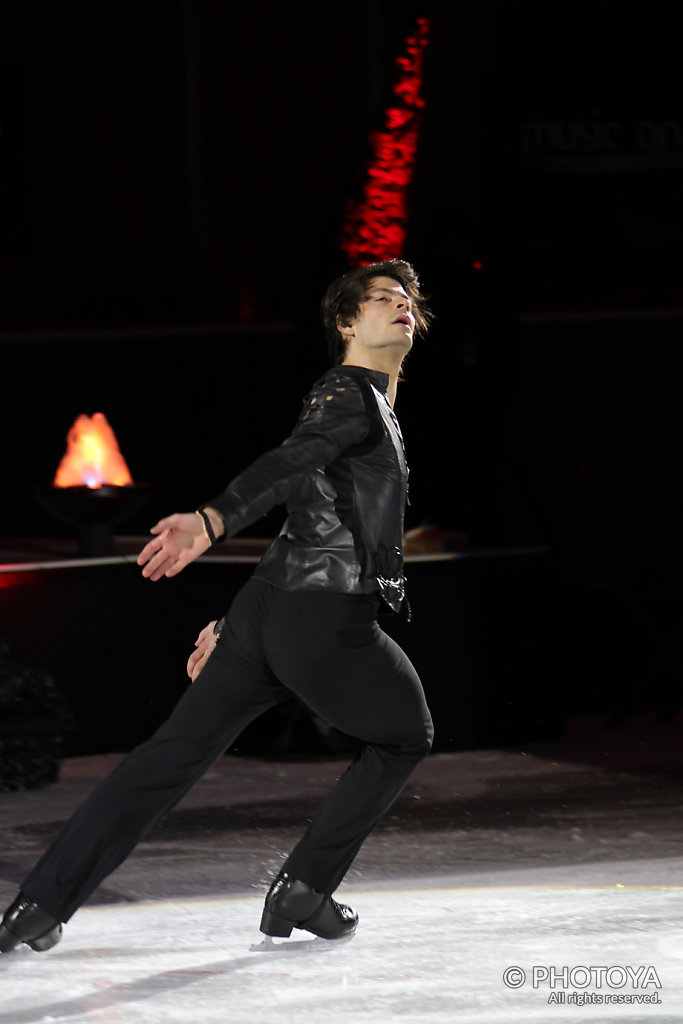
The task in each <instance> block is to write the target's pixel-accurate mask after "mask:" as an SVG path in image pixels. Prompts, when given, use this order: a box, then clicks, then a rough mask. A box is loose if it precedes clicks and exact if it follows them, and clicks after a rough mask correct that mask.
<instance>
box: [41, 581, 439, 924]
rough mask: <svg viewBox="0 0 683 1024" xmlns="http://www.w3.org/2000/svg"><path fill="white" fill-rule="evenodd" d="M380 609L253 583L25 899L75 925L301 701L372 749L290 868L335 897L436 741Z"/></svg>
mask: <svg viewBox="0 0 683 1024" xmlns="http://www.w3.org/2000/svg"><path fill="white" fill-rule="evenodd" d="M378 602H379V598H378V597H377V596H376V595H356V594H338V593H331V592H327V591H301V590H299V591H297V590H293V591H292V590H290V591H286V590H279V589H277V588H275V587H273V586H271V585H270V584H268V583H265V582H263V581H260V580H254V579H252V580H250V581H249V582H248V583H247V584H246V585H245V586H244V587H243V588H242V590H241V591H240V592H239V593H238V595H237V597H236V598H235V600H234V602H233V604H232V606H231V609H230V611H229V613H228V615H227V616H226V620H225V627H224V629H223V633H222V636H221V638H220V640H219V641H218V644H217V645H216V649H215V650H214V652H213V654H212V655H211V657H210V658H209V660H208V661H207V663H206V665H205V666H204V669H203V671H202V672H201V673H200V675H199V677H198V678H197V679H196V681H195V682H194V683H193V684H192V685H191V686H189V687H188V689H187V691H186V692H185V694H184V695H183V697H182V698H181V699H180V701H179V702H178V704H177V705H176V707H175V708H174V710H173V712H172V713H171V715H170V716H169V718H168V719H167V721H166V722H165V723H164V724H163V725H162V726H161V727H160V728H159V730H158V731H157V732H156V733H155V734H154V736H152V738H151V739H150V740H148V741H147V742H146V743H143V744H141V745H140V746H139V747H136V748H135V750H133V751H131V753H130V754H128V755H127V757H126V758H125V759H124V760H123V761H122V762H121V763H120V764H119V765H118V767H117V768H116V769H115V770H114V771H113V772H112V773H111V775H109V776H108V778H106V779H104V780H103V781H102V782H101V783H99V784H98V786H97V787H96V788H95V789H94V790H93V792H92V793H91V795H90V796H89V797H88V798H87V799H86V800H85V802H84V803H83V804H82V805H81V807H80V808H79V809H78V810H77V811H76V812H75V814H74V815H73V817H72V818H71V819H70V820H69V821H68V822H67V823H66V825H65V826H64V828H63V829H62V830H61V832H60V833H59V835H58V836H57V837H56V839H55V840H54V842H53V843H52V844H51V846H50V847H49V848H48V850H47V851H46V853H45V854H44V855H43V857H42V858H41V860H40V861H39V862H38V864H37V865H36V867H35V868H34V869H33V871H32V872H31V873H30V874H29V875H28V877H27V878H26V880H25V882H24V884H23V885H22V891H23V892H24V894H25V895H26V896H28V898H29V899H31V900H34V901H35V902H36V903H38V904H39V905H40V906H41V907H42V908H43V909H44V910H46V911H47V912H48V913H50V914H52V915H53V916H54V917H56V918H58V919H59V920H61V921H67V920H68V919H69V918H70V917H71V915H72V914H73V913H74V912H75V911H76V910H77V909H78V907H79V906H81V904H82V903H83V902H84V901H85V900H86V899H87V898H88V896H89V895H90V893H92V891H93V890H94V889H95V888H96V887H97V886H98V885H99V883H100V882H101V881H102V880H103V879H104V878H105V877H106V876H107V875H108V874H109V873H110V872H111V871H113V870H114V868H116V867H117V866H118V865H119V864H120V863H121V861H123V860H124V859H125V857H126V856H127V855H128V853H130V851H131V850H132V849H133V847H134V846H135V845H136V843H137V842H139V840H140V839H141V838H142V837H143V836H144V835H145V833H146V832H147V831H148V830H149V829H150V828H151V826H152V825H153V824H154V823H155V822H156V821H157V820H158V818H159V817H160V816H161V815H162V814H164V813H165V812H166V811H168V810H169V809H170V808H171V807H173V806H174V805H175V804H176V803H177V802H178V801H179V800H180V799H181V798H182V797H183V796H184V795H185V793H187V792H188V790H189V789H190V788H191V787H192V786H193V785H194V783H195V782H197V781H198V780H199V779H200V778H201V776H202V775H203V774H204V773H205V772H206V771H207V770H208V769H209V768H210V767H211V765H212V764H213V763H214V762H215V761H216V760H217V758H219V757H220V756H221V754H223V753H224V751H225V750H226V749H227V747H229V746H230V745H231V744H232V743H233V742H234V740H235V739H236V737H237V736H238V735H239V733H240V732H241V731H242V730H243V729H244V728H245V727H246V726H247V725H248V724H249V722H251V721H252V720H253V719H254V718H255V717H256V716H257V715H259V714H261V713H262V712H263V711H265V710H266V708H269V707H272V706H273V705H275V704H277V703H279V702H280V701H282V700H284V699H285V698H286V697H287V696H288V695H289V694H290V693H293V694H296V696H297V697H299V698H301V700H303V701H304V702H305V703H306V704H307V705H308V707H309V708H311V709H312V710H313V711H314V712H315V713H316V714H317V715H318V716H319V717H320V718H322V719H324V720H325V721H326V722H328V723H329V724H330V725H332V726H334V727H336V728H337V729H340V730H341V731H342V732H345V733H346V734H348V735H351V736H354V737H357V738H358V739H359V740H361V741H362V744H361V748H360V753H359V755H358V756H357V757H356V758H355V759H354V760H353V761H352V763H351V764H350V765H349V767H348V769H347V770H346V772H345V773H344V774H343V775H342V776H341V778H340V779H339V780H338V782H337V783H336V784H335V786H334V787H333V788H332V790H331V791H330V793H329V794H328V795H327V797H326V798H325V799H324V800H323V801H322V803H321V804H320V806H319V808H318V810H317V813H316V814H315V816H314V817H313V819H312V820H311V823H310V825H309V827H308V829H307V830H306V832H305V834H304V835H303V837H302V839H301V840H300V841H299V843H298V844H297V845H296V847H295V848H294V850H293V851H292V853H291V854H290V856H289V857H288V858H287V860H286V861H285V863H284V865H283V870H286V871H288V872H289V873H290V874H291V875H293V876H294V877H295V878H298V879H300V880H301V881H303V882H306V883H307V884H308V885H312V886H314V887H315V888H316V889H318V890H320V891H321V892H324V893H332V892H333V891H334V890H335V889H336V887H337V886H338V885H339V883H340V882H341V880H342V878H343V877H344V874H345V873H346V871H347V870H348V868H349V866H350V864H351V862H352V861H353V858H354V857H355V855H356V853H357V852H358V850H359V848H360V846H361V844H362V842H363V840H364V839H365V837H366V836H367V835H368V833H369V832H370V830H371V829H372V828H373V826H374V825H375V824H376V823H377V822H378V821H379V820H380V818H381V817H382V815H383V814H384V813H385V812H386V811H387V810H388V808H389V807H390V806H391V804H392V803H393V802H394V800H395V799H396V797H397V796H398V794H399V793H400V791H401V789H402V787H403V785H404V784H405V782H406V780H407V779H408V777H409V776H410V774H411V772H412V771H413V770H414V768H415V767H416V765H417V764H418V763H419V761H420V760H421V759H422V758H423V757H425V755H426V754H427V753H428V752H429V749H430V746H431V740H432V724H431V718H430V715H429V711H428V709H427V705H426V703H425V699H424V694H423V691H422V686H421V684H420V680H419V678H418V676H417V673H416V672H415V669H414V668H413V666H412V665H411V663H410V661H409V660H408V658H407V657H406V655H405V654H404V653H403V651H402V650H401V648H400V647H399V646H398V645H397V644H396V643H395V642H394V641H393V640H392V639H391V638H390V637H389V636H387V635H386V633H384V632H383V631H382V630H381V629H380V627H379V625H378V624H377V621H376V613H377V606H378ZM152 670H153V669H152Z"/></svg>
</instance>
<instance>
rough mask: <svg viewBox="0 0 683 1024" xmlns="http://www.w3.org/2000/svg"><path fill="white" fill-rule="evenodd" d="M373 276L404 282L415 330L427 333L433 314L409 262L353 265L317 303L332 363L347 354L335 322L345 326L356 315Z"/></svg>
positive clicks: (393, 261) (397, 261)
mask: <svg viewBox="0 0 683 1024" xmlns="http://www.w3.org/2000/svg"><path fill="white" fill-rule="evenodd" d="M376 277H393V278H394V280H395V281H398V282H399V283H400V284H402V285H403V287H404V288H405V290H406V294H407V295H408V298H409V299H410V304H411V308H412V311H413V316H414V317H415V333H416V334H418V335H424V334H426V333H427V328H428V327H429V324H430V322H431V319H432V314H431V311H430V309H429V307H428V305H427V302H426V299H425V297H424V295H423V294H422V292H421V290H420V282H419V280H418V277H417V274H416V273H415V271H414V270H413V268H412V266H411V265H410V263H406V261H405V260H383V261H382V262H381V263H368V264H366V265H365V266H362V267H354V269H353V270H349V271H348V273H346V274H343V275H342V277H338V278H337V279H336V280H335V281H333V282H332V284H331V285H330V287H329V288H328V289H327V291H326V292H325V296H324V298H323V301H322V303H321V306H320V313H321V316H322V321H323V327H324V328H325V336H326V338H327V351H328V352H329V356H330V360H331V362H332V365H333V366H337V365H338V364H339V363H341V362H343V360H344V356H345V355H346V339H345V338H344V336H343V335H342V333H341V332H340V330H339V328H338V326H337V320H339V322H340V323H341V324H343V325H344V326H346V325H347V324H349V323H350V322H351V321H352V320H353V318H354V317H356V316H358V314H359V312H360V307H361V303H362V302H365V301H366V299H367V298H368V294H369V292H370V283H371V282H372V281H374V279H375V278H376Z"/></svg>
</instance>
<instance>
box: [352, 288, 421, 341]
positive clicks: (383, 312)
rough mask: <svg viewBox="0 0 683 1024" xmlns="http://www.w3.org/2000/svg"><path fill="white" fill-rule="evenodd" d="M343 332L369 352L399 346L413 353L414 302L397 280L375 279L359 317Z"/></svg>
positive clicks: (362, 304)
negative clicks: (411, 301)
mask: <svg viewBox="0 0 683 1024" xmlns="http://www.w3.org/2000/svg"><path fill="white" fill-rule="evenodd" d="M340 330H341V332H342V334H343V335H344V337H345V338H347V340H351V338H353V339H354V340H355V342H356V343H357V344H358V345H361V346H362V347H363V348H368V349H378V348H386V347H387V346H396V347H398V348H400V349H402V350H403V351H404V353H405V352H409V351H410V349H411V347H412V344H413V332H414V330H415V317H414V316H413V314H412V310H411V308H410V299H409V298H408V295H407V294H406V291H405V289H404V288H403V285H402V284H401V283H400V281H397V280H395V278H393V277H375V278H373V279H372V281H370V283H369V288H368V292H367V298H366V299H365V301H364V302H362V303H361V306H360V310H359V312H358V316H357V317H356V318H355V319H354V320H352V321H351V324H350V325H349V326H348V327H344V326H341V327H340Z"/></svg>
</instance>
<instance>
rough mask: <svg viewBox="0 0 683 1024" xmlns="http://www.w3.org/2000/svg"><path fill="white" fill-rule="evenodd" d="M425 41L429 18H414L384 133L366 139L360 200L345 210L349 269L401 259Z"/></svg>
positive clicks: (420, 106)
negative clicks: (368, 149)
mask: <svg viewBox="0 0 683 1024" xmlns="http://www.w3.org/2000/svg"><path fill="white" fill-rule="evenodd" d="M428 42H429V19H428V18H418V19H417V28H416V30H415V32H414V33H413V34H412V35H410V36H408V38H407V39H406V49H405V55H404V56H402V57H397V59H396V67H397V69H398V75H397V80H396V82H395V83H394V88H393V90H392V91H393V96H394V102H393V104H392V106H390V107H389V108H388V109H387V110H386V111H385V112H384V128H383V130H382V131H379V132H375V133H373V135H372V136H371V148H372V157H371V160H370V165H369V167H368V172H367V180H366V183H365V188H364V190H363V198H362V199H361V200H360V201H357V200H353V201H350V202H349V204H348V207H347V215H346V221H345V224H344V228H343V232H342V239H341V247H342V249H343V250H344V252H345V253H346V256H347V259H348V262H349V265H350V266H359V265H361V264H364V263H375V262H377V261H379V260H386V259H392V258H394V257H398V256H400V255H401V252H402V249H403V242H404V240H405V235H406V226H407V223H408V201H407V200H408V187H409V185H410V182H411V180H412V177H413V168H414V165H415V154H416V153H417V143H418V135H419V130H420V120H421V116H422V109H423V107H424V103H425V101H424V99H423V98H422V96H421V94H420V93H421V88H422V63H423V59H424V52H425V49H426V48H427V44H428Z"/></svg>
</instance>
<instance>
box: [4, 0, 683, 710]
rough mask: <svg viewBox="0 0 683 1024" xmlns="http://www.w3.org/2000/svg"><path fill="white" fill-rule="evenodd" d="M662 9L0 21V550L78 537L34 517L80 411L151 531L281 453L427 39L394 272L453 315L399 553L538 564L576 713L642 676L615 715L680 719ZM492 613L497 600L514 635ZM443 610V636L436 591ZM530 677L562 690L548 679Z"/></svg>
mask: <svg viewBox="0 0 683 1024" xmlns="http://www.w3.org/2000/svg"><path fill="white" fill-rule="evenodd" d="M669 10H670V7H669V5H667V4H663V3H656V2H655V3H648V4H638V5H628V6H627V7H625V5H618V4H614V3H599V2H593V3H591V4H587V3H581V2H580V3H575V4H572V5H565V6H564V7H558V5H548V4H535V3H520V4H517V3H514V4H513V3H504V2H495V0H489V2H484V3H477V4H456V3H451V2H447V0H442V2H438V0H434V2H431V3H416V2H413V0H401V2H387V0H362V2H361V0H347V2H345V3H344V4H343V5H342V4H338V5H333V4H320V3H304V4H298V5H294V4H284V3H279V2H266V0H254V2H250V3H249V4H243V3H231V2H227V0H223V2H221V0H184V2H182V0H164V2H153V0H134V2H133V0H119V2H118V3H116V4H109V3H104V2H93V0H90V2H88V3H86V2H82V3H81V2H72V0H65V2H62V3H59V4H55V3H52V2H47V0H45V2H35V0H26V2H22V3H18V2H17V3H6V4H4V5H3V8H2V22H1V24H0V174H1V176H2V178H1V186H2V189H1V192H0V232H1V233H0V295H1V303H2V304H1V309H2V313H1V317H2V324H1V330H2V333H1V334H0V387H1V391H0V394H1V396H2V399H1V403H0V429H1V439H2V440H1V444H0V488H1V493H2V501H1V504H0V534H1V535H3V536H4V537H20V538H21V537H24V538H30V537H35V536H40V537H52V536H63V535H66V534H68V533H69V527H66V526H64V525H62V524H60V523H59V522H58V521H56V520H54V519H52V518H51V517H50V516H49V515H48V514H47V513H46V512H45V511H44V510H43V509H42V508H41V506H40V505H39V503H38V502H37V500H36V498H35V496H34V492H33V487H34V484H36V483H38V482H47V481H49V480H50V479H51V477H52V475H53V474H54V471H55V469H56V466H57V463H58V462H59V459H60V457H61V454H62V452H63V448H64V438H65V435H66V432H67V430H68V428H69V426H70V425H71V423H72V422H73V420H74V418H75V417H76V416H77V415H78V414H79V413H81V412H86V413H89V414H90V413H92V412H94V411H96V410H101V411H103V412H104V413H105V414H106V415H107V417H108V418H109V420H110V422H111V424H112V426H113V427H114V430H115V432H116V434H117V436H118V439H119V442H120V445H121V449H122V451H123V453H124V455H125V457H126V459H127V461H128V463H129V466H130V468H131V471H132V473H133V476H134V478H135V480H136V481H142V482H146V483H149V484H150V485H151V497H150V500H149V503H148V505H147V506H146V508H145V510H144V512H142V513H139V514H138V515H137V516H134V517H133V518H132V519H130V520H129V521H128V522H127V523H126V524H125V525H124V529H125V530H126V531H129V532H130V533H132V534H135V533H142V532H144V531H145V530H146V529H147V528H148V526H149V524H150V523H151V522H152V521H154V519H155V518H157V517H158V516H159V515H162V514H167V513H168V512H170V511H172V510H174V509H176V508H186V507H195V506H196V505H197V504H198V503H199V502H201V501H205V500H207V499H208V498H210V497H211V496H212V495H213V494H215V493H216V492H217V491H218V490H220V489H221V488H222V486H223V485H224V484H225V483H226V482H227V480H229V479H230V477H231V476H232V474H233V473H235V472H236V471H237V470H239V469H240V468H241V467H242V466H244V465H245V464H246V463H248V462H249V461H250V459H251V458H253V457H254V456H255V455H257V454H258V453H259V452H260V451H262V450H263V448H264V447H267V446H269V445H273V444H276V443H278V442H279V441H280V440H281V439H282V438H283V437H284V436H285V435H286V434H287V433H288V431H289V429H290V428H291V426H292V424H293V422H294V420H295V418H296V416H297V414H298V410H299V406H300V401H301V397H302V396H303V394H304V393H305V391H306V389H307V387H308V386H309V384H310V382H311V380H312V379H313V378H314V377H315V376H316V375H317V374H318V373H319V372H320V371H321V370H322V369H324V367H325V365H326V358H325V352H324V346H323V343H322V338H321V334H320V331H319V328H318V325H317V320H316V316H317V305H318V302H319V298H320V295H321V293H322V291H323V290H324V287H325V286H326V284H327V283H328V281H329V279H330V278H331V277H333V276H334V275H335V274H336V273H338V272H341V271H343V270H344V269H346V267H345V264H344V261H343V258H342V254H341V252H340V249H339V244H338V239H339V234H340V231H341V227H342V223H343V219H344V211H345V205H346V202H347V201H348V199H349V198H351V197H353V196H355V195H358V194H359V191H360V189H361V187H362V183H363V172H364V169H365V165H366V161H367V158H368V155H369V144H368V138H369V133H370V132H371V131H372V130H373V129H378V128H380V127H381V125H382V113H383V110H384V109H385V107H386V105H387V103H388V102H389V100H390V95H391V85H392V81H393V75H394V59H395V57H396V56H397V55H398V54H399V53H400V52H401V49H402V45H403V40H404V38H405V36H406V34H407V33H408V32H409V31H410V30H411V29H412V28H413V27H414V21H415V18H416V17H417V16H428V17H430V19H431V37H430V44H429V48H428V50H427V52H426V56H425V74H424V87H423V91H424V97H425V101H426V105H425V109H424V115H423V121H422V129H421V135H420V144H419V151H418V158H417V166H416V170H415V176H414V181H413V185H412V188H411V192H410V211H411V216H410V223H409V226H408V237H407V240H406V245H405V249H404V252H403V254H402V255H404V256H405V257H406V258H407V259H410V260H411V261H412V262H413V263H414V264H415V266H416V267H417V269H418V271H419V272H420V275H421V277H422V279H423V281H424V283H425V286H426V289H427V290H428V292H429V293H430V294H431V296H432V302H433V306H434V309H435V312H436V315H437V319H436V324H435V327H434V329H433V331H432V333H431V335H430V338H429V339H428V340H427V341H425V342H421V343H420V344H419V345H418V346H416V349H415V351H414V352H413V354H412V355H411V358H410V360H409V362H408V364H407V367H406V378H407V379H406V381H405V383H404V384H402V386H401V390H400V395H399V401H398V405H397V410H398V412H399V415H400V418H401V422H402V426H403V429H404V434H405V437H406V443H407V446H408V454H409V456H410V460H411V467H412V475H411V497H412V502H413V504H412V506H411V508H410V510H409V513H408V525H409V526H417V525H421V524H422V525H423V524H437V525H439V526H441V527H443V528H446V529H450V530H453V531H457V532H458V533H459V534H460V535H461V536H462V538H463V540H462V545H463V546H464V547H465V548H466V549H469V550H471V551H473V552H476V551H477V550H480V549H482V548H491V547H495V548H497V549H500V550H513V549H517V548H520V547H525V546H537V547H541V548H543V549H545V550H546V551H547V552H548V554H547V558H546V562H545V569H544V571H545V574H546V575H545V576H544V577H543V580H542V581H539V578H538V576H537V570H538V566H537V565H534V569H533V572H532V576H533V582H529V581H527V582H528V585H527V586H526V589H525V587H524V586H523V585H522V583H520V584H519V585H520V588H521V589H520V590H519V593H520V594H522V593H524V594H527V595H529V594H530V593H532V592H533V599H531V598H528V601H527V598H525V599H524V600H523V601H522V606H523V607H522V610H521V611H520V610H519V609H518V610H517V617H516V618H515V635H517V634H518V632H519V631H520V630H523V629H528V630H530V631H531V632H530V636H532V635H533V630H534V629H537V630H540V631H542V632H543V634H544V636H545V637H547V636H548V635H549V634H548V628H549V622H550V623H552V627H553V632H552V635H553V637H555V639H556V640H557V643H556V644H555V646H554V648H553V650H554V651H555V653H556V655H557V656H558V657H560V659H561V660H562V663H563V665H564V666H565V668H564V669H563V671H564V672H565V673H566V674H567V675H568V676H570V677H571V676H572V674H573V677H574V678H575V679H576V680H578V679H579V676H580V677H581V679H580V685H578V683H577V686H576V687H575V692H578V691H580V693H581V698H580V700H579V699H574V698H572V697H570V696H567V694H566V693H565V694H564V696H563V698H562V699H563V700H564V702H565V705H566V707H569V708H570V709H571V710H573V711H583V712H587V711H590V710H596V709H597V710H601V711H604V710H614V709H615V707H617V705H619V703H620V702H619V700H618V699H617V698H616V697H615V696H614V695H615V693H617V692H618V691H619V683H620V679H621V678H623V674H624V672H625V666H626V665H630V666H631V669H632V674H631V676H630V678H629V681H628V687H627V689H628V691H629V695H630V696H629V698H628V700H625V699H624V700H622V701H621V705H622V711H623V709H624V708H626V709H632V708H634V707H635V708H638V707H643V708H654V709H655V710H656V712H657V713H658V714H661V715H668V714H670V713H672V711H673V710H674V709H675V708H676V707H677V706H678V704H677V701H678V697H677V686H678V683H679V682H680V631H679V627H680V618H681V574H682V570H683V566H682V565H681V556H682V554H683V552H682V550H681V540H680V529H679V522H680V512H681V488H680V482H679V481H680V470H679V458H678V446H679V440H678V439H679V434H680V425H679V420H680V402H679V398H678V380H679V377H678V363H679V357H678V349H679V345H680V333H681V326H682V324H683V319H682V312H683V298H682V295H681V290H682V287H683V285H682V283H681V282H682V278H681V269H682V267H681V263H682V258H681V241H682V240H683V188H682V185H683V109H682V107H683V93H682V85H683V83H682V72H681V70H680V53H679V44H678V37H677V34H676V32H675V30H674V28H675V26H674V21H675V19H674V17H673V14H670V13H668V12H669ZM475 263H476V264H480V265H481V266H480V267H478V268H475ZM280 519H281V513H280V512H276V513H273V514H271V515H270V516H269V517H267V519H266V520H265V521H262V522H260V523H258V524H256V525H255V526H254V527H252V528H250V530H249V531H247V532H248V533H249V534H252V535H260V536H268V535H272V533H273V532H274V531H275V530H276V529H277V526H278V523H279V521H280ZM530 572H531V570H530ZM529 580H531V576H530V577H529ZM539 587H540V588H541V589H542V588H543V587H546V588H547V589H546V591H545V593H546V596H547V600H543V599H541V600H539V598H538V592H539ZM503 592H506V591H504V590H502V591H501V590H500V589H498V590H496V588H495V587H494V588H491V586H489V585H483V584H482V585H481V593H486V594H488V595H489V600H490V601H492V602H494V603H495V602H497V603H496V604H495V608H496V615H495V616H494V620H495V621H500V622H501V623H502V622H504V621H505V614H504V610H503V609H502V608H501V607H500V595H501V593H503ZM506 593H507V592H506ZM496 595H497V596H496ZM525 601H527V604H525V603H524V602H525ZM440 607H441V608H442V610H444V614H445V615H446V618H448V596H447V594H446V596H445V597H444V600H443V601H442V602H441V604H440ZM540 607H543V608H544V609H545V612H546V618H545V619H543V620H542V621H541V620H540V619H539V618H538V617H537V616H538V611H539V608H540ZM477 608H479V610H480V614H481V617H482V621H483V620H485V619H486V617H487V616H490V613H491V607H487V606H486V604H485V603H480V604H479V605H477ZM534 616H536V618H534ZM558 623H559V624H560V625H561V626H562V629H561V630H560V634H559V636H558V635H557V634H556V633H555V630H556V629H557V628H558ZM507 628H508V632H510V630H511V627H510V624H509V623H508V624H507ZM0 630H1V627H0ZM10 640H11V637H10ZM434 642H437V641H436V633H435V641H434ZM492 642H495V641H494V640H492ZM634 643H635V644H636V645H637V647H638V652H639V653H638V657H637V658H635V659H634V658H631V657H630V656H629V653H628V652H629V651H630V650H631V647H630V645H632V644H634ZM527 647H528V645H527V646H525V647H524V652H522V651H521V650H520V652H519V653H518V658H519V660H518V662H515V666H513V668H514V671H513V670H512V669H510V668H509V667H508V669H506V671H507V672H508V673H509V672H512V676H515V673H517V675H518V676H519V678H522V677H523V675H524V671H525V663H526V662H527V660H528V657H529V652H528V649H527ZM545 650H546V646H545V645H544V651H545ZM561 652H564V653H561ZM567 665H571V671H570V670H569V669H568V668H567ZM534 672H535V678H538V679H541V678H542V677H543V675H544V673H547V675H548V678H549V680H551V679H552V674H553V669H552V666H551V665H549V664H548V663H547V662H546V661H541V662H538V663H537V664H536V667H535V668H534ZM615 674H616V678H615ZM485 678H486V679H489V680H490V678H491V675H490V674H489V675H488V676H486V674H485ZM505 678H506V679H507V678H508V676H505ZM499 682H500V680H499V679H498V681H497V682H496V686H498V685H499ZM549 685H550V686H551V687H552V681H550V682H549ZM607 695H609V696H607Z"/></svg>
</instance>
